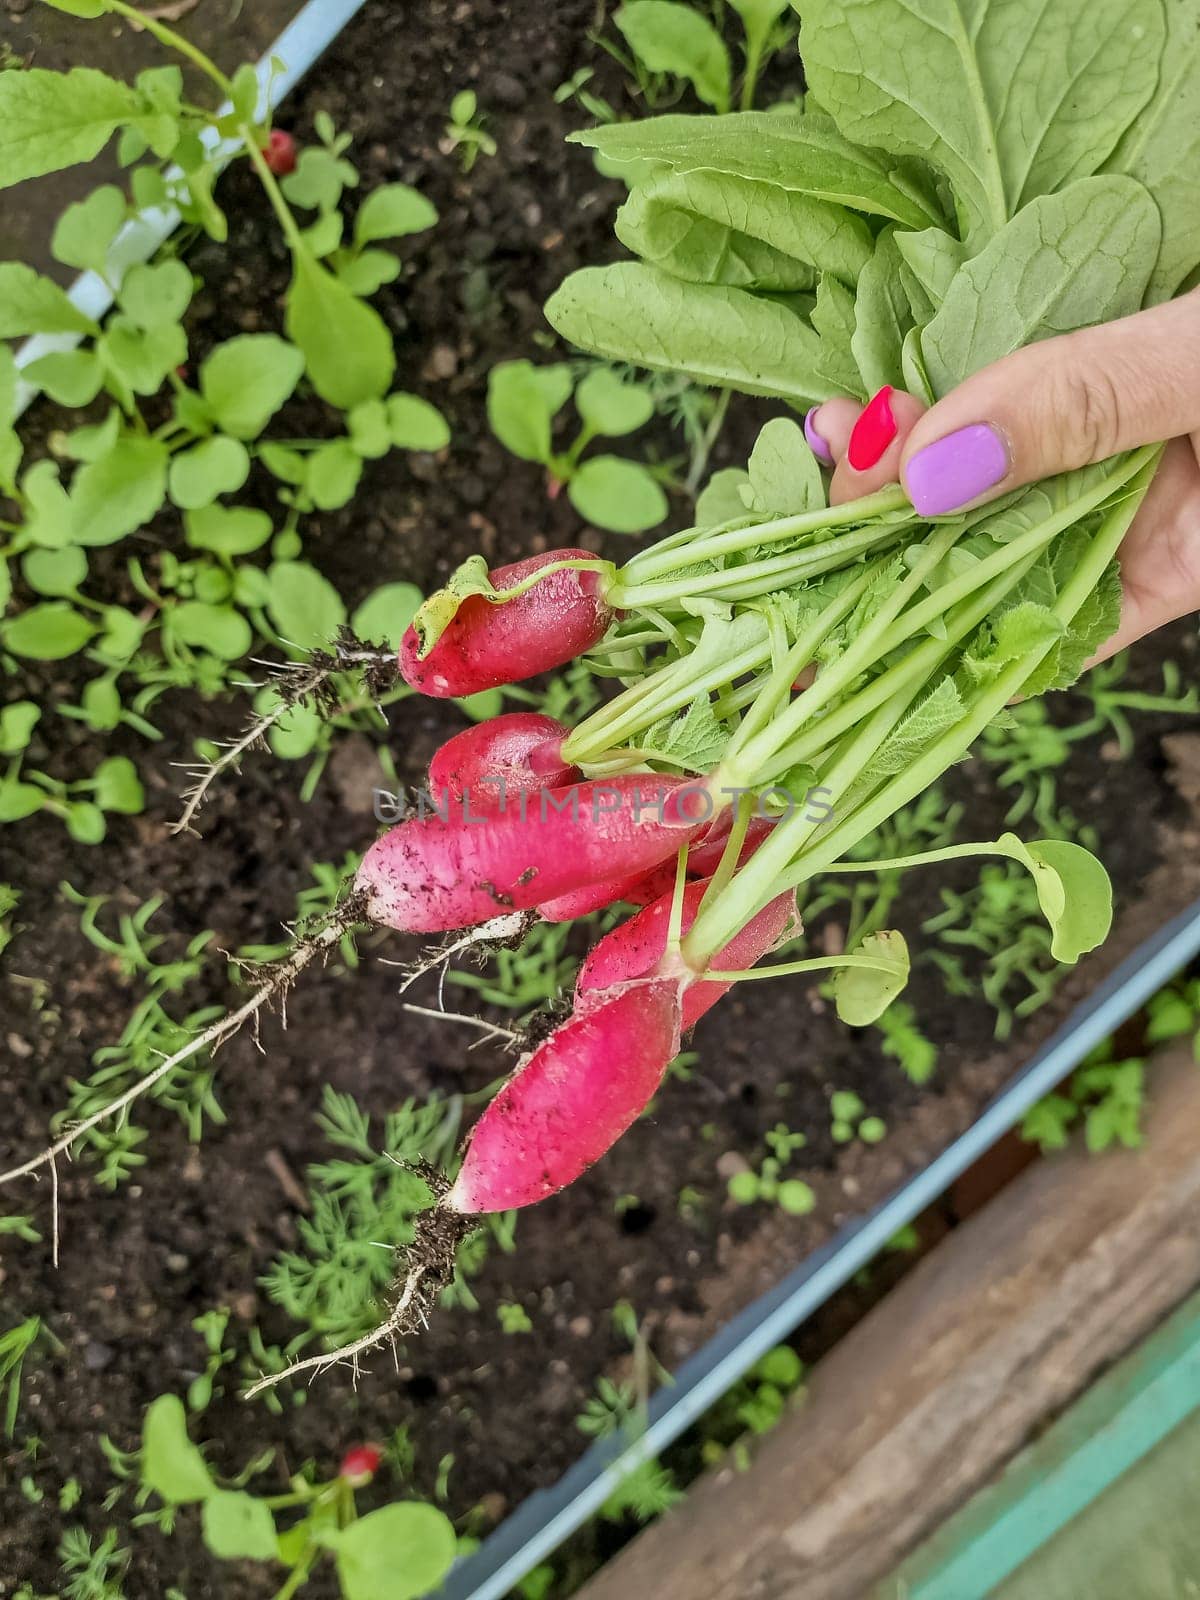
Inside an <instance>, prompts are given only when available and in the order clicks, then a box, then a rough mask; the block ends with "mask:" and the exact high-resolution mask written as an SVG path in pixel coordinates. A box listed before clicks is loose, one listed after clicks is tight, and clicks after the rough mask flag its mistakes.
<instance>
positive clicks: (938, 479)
mask: <svg viewBox="0 0 1200 1600" xmlns="http://www.w3.org/2000/svg"><path fill="white" fill-rule="evenodd" d="M1007 471H1008V451H1007V450H1006V449H1005V448H1004V440H1003V439H1002V438H1001V437H1000V435H999V434H998V433H997V432H996V430H995V428H992V427H989V426H988V424H987V423H986V422H973V423H971V425H970V426H969V427H966V428H958V429H956V430H955V431H954V432H953V433H948V434H947V435H946V437H945V438H944V439H938V440H936V441H935V442H934V443H933V444H927V445H926V446H925V448H924V450H918V451H917V453H916V455H915V456H914V457H913V458H912V460H911V461H910V462H909V463H908V466H907V468H906V469H905V473H904V477H905V480H906V482H907V485H908V494H909V498H910V499H911V501H912V503H913V505H914V506H915V507H916V509H917V510H918V511H919V512H920V513H921V515H922V516H923V517H940V516H942V515H943V514H944V513H945V512H947V511H955V510H957V509H958V507H959V506H965V505H966V504H967V502H968V501H969V500H975V499H977V498H978V496H979V495H981V494H986V492H987V491H988V490H989V489H992V488H994V487H995V485H996V484H998V483H999V482H1000V480H1001V478H1003V477H1004V475H1005V473H1006V472H1007Z"/></svg>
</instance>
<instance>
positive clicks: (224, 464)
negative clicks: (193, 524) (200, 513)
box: [167, 434, 250, 511]
mask: <svg viewBox="0 0 1200 1600" xmlns="http://www.w3.org/2000/svg"><path fill="white" fill-rule="evenodd" d="M249 476H250V456H249V453H248V452H247V450H246V446H245V445H244V444H242V443H241V442H240V440H237V439H229V438H227V437H226V436H225V435H224V434H216V435H215V436H214V437H213V438H211V439H202V440H201V441H200V443H199V444H195V445H193V446H192V448H191V449H190V450H183V451H181V452H180V453H179V455H177V456H173V457H172V458H171V468H170V472H169V473H168V475H167V485H168V488H169V490H170V494H171V499H172V500H173V501H174V502H175V504H176V505H177V506H179V507H180V508H181V509H182V510H184V511H195V510H198V509H199V508H200V507H202V506H208V505H211V504H212V503H213V501H214V500H215V499H217V497H218V496H219V495H223V494H233V493H235V492H236V491H237V490H238V489H240V488H241V487H242V485H243V484H244V483H245V481H246V479H247V478H248V477H249Z"/></svg>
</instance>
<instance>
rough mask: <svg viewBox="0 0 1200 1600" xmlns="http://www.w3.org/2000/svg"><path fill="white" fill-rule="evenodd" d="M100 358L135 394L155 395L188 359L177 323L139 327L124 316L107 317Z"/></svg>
mask: <svg viewBox="0 0 1200 1600" xmlns="http://www.w3.org/2000/svg"><path fill="white" fill-rule="evenodd" d="M96 348H97V350H98V352H99V355H100V359H101V360H102V361H103V362H104V364H105V365H106V366H108V367H110V368H111V369H112V371H113V372H114V373H115V374H116V375H117V377H118V378H119V379H120V380H121V381H122V382H123V383H126V384H128V385H129V387H130V388H131V389H132V390H133V392H134V394H147V395H149V394H156V393H157V392H158V390H159V389H161V388H162V386H163V384H164V382H165V381H166V377H167V374H168V373H169V372H172V371H174V370H175V368H176V367H179V366H182V365H183V363H184V362H185V361H186V360H187V353H188V346H187V335H186V334H185V333H184V331H183V329H182V328H181V327H179V325H178V324H177V323H171V322H167V323H159V324H157V325H156V326H155V327H153V328H142V327H139V325H138V324H137V323H136V322H134V320H133V318H132V317H127V316H125V315H124V314H123V313H119V314H118V315H116V316H113V317H110V318H109V322H108V326H107V328H106V329H105V332H104V336H103V337H102V338H101V339H100V340H99V341H98V343H97V347H96Z"/></svg>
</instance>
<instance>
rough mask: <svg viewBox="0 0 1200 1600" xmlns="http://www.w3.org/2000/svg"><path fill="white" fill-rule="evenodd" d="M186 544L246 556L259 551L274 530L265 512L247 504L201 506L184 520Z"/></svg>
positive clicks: (215, 552)
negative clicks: (255, 509)
mask: <svg viewBox="0 0 1200 1600" xmlns="http://www.w3.org/2000/svg"><path fill="white" fill-rule="evenodd" d="M183 525H184V528H185V529H186V530H187V539H188V543H189V544H190V545H192V546H194V548H195V549H197V550H211V551H212V552H213V553H214V554H215V555H219V556H245V555H249V554H250V552H251V551H252V550H261V549H262V547H263V545H264V544H266V542H267V540H268V539H269V538H270V537H271V534H272V532H273V531H274V530H273V527H272V523H271V519H270V517H269V516H268V515H267V513H266V512H265V511H254V510H252V509H251V508H250V507H249V506H217V505H212V506H200V507H198V508H197V509H196V510H195V511H191V512H189V513H188V515H187V516H186V517H184V519H183Z"/></svg>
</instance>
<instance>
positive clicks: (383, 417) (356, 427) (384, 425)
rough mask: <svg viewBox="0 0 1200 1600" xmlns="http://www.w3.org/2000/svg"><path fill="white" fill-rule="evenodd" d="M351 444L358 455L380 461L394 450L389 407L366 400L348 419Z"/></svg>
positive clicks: (375, 401) (347, 425)
mask: <svg viewBox="0 0 1200 1600" xmlns="http://www.w3.org/2000/svg"><path fill="white" fill-rule="evenodd" d="M346 427H347V428H348V429H349V433H350V443H351V445H352V446H353V447H354V452H355V454H356V455H360V456H363V457H364V458H365V459H366V460H368V461H378V460H379V458H380V457H381V456H385V455H387V453H388V451H389V450H390V449H391V448H392V433H391V428H390V427H389V425H388V411H387V406H386V405H385V404H384V402H383V401H382V400H364V401H363V403H362V405H360V406H355V407H354V409H353V411H351V412H350V413H349V415H348V416H347V417H346Z"/></svg>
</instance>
